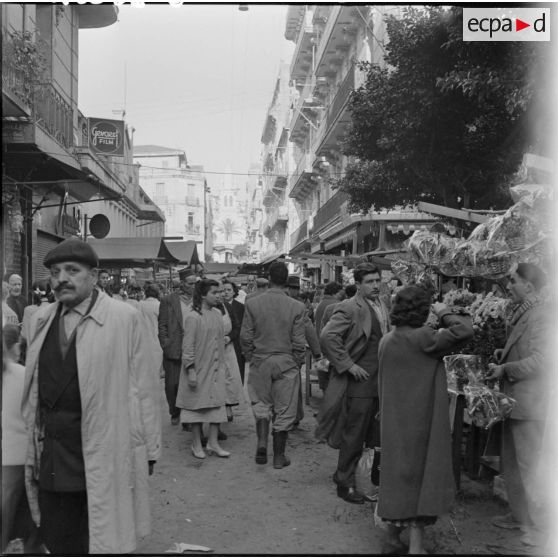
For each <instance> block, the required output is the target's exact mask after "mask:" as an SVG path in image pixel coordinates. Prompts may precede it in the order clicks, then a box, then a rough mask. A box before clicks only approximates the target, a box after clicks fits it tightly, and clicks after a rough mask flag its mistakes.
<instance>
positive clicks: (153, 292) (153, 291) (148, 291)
mask: <svg viewBox="0 0 558 558" xmlns="http://www.w3.org/2000/svg"><path fill="white" fill-rule="evenodd" d="M149 297H152V298H159V287H157V285H155V284H154V283H149V284H148V285H145V298H149Z"/></svg>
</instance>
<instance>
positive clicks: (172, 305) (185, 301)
mask: <svg viewBox="0 0 558 558" xmlns="http://www.w3.org/2000/svg"><path fill="white" fill-rule="evenodd" d="M196 281H197V277H196V275H195V274H194V272H193V271H192V270H190V269H187V270H186V271H185V272H183V275H182V278H181V279H180V281H179V282H178V292H172V293H171V294H169V295H167V296H165V297H164V298H163V299H162V300H161V305H160V307H159V317H158V323H159V343H161V347H162V349H163V369H164V370H165V395H166V397H167V403H168V405H169V414H170V416H171V423H172V424H178V423H179V422H180V409H179V408H178V407H177V406H176V394H177V393H178V382H179V380H180V369H181V367H182V340H183V338H184V316H185V314H186V313H187V312H188V311H189V310H190V308H191V306H192V295H193V292H194V286H195V284H196ZM173 290H174V289H173Z"/></svg>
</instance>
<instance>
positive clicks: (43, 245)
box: [33, 231, 64, 281]
mask: <svg viewBox="0 0 558 558" xmlns="http://www.w3.org/2000/svg"><path fill="white" fill-rule="evenodd" d="M63 240H64V239H63V238H60V237H57V236H54V235H53V234H49V233H46V232H43V231H37V251H36V254H37V255H36V258H35V265H34V270H35V273H34V275H33V281H35V280H37V279H43V278H47V277H48V276H49V272H48V269H47V268H46V267H45V266H44V265H43V260H44V259H45V257H46V255H47V254H48V253H49V252H50V251H51V250H52V249H53V248H54V247H55V246H56V245H58V244H60V242H62V241H63Z"/></svg>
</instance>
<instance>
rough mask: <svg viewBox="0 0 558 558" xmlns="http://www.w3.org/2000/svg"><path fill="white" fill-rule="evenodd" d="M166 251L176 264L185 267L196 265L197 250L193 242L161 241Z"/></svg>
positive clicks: (197, 262) (197, 258)
mask: <svg viewBox="0 0 558 558" xmlns="http://www.w3.org/2000/svg"><path fill="white" fill-rule="evenodd" d="M163 244H165V246H166V247H167V249H168V251H169V252H170V253H171V254H172V256H173V257H174V258H175V259H176V261H177V262H178V263H181V264H186V265H198V264H200V263H201V262H200V259H199V257H198V248H197V246H198V245H197V243H196V241H195V240H178V241H172V242H171V241H169V240H167V241H163Z"/></svg>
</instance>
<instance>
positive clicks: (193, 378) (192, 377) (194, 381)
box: [188, 368, 198, 389]
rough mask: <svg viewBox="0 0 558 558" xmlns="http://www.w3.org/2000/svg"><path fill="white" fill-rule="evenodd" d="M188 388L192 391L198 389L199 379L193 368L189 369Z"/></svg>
mask: <svg viewBox="0 0 558 558" xmlns="http://www.w3.org/2000/svg"><path fill="white" fill-rule="evenodd" d="M188 386H189V387H190V388H191V389H196V388H197V387H198V377H197V375H196V371H195V370H194V369H193V368H189V369H188Z"/></svg>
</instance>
